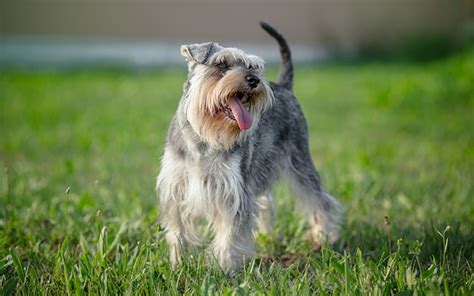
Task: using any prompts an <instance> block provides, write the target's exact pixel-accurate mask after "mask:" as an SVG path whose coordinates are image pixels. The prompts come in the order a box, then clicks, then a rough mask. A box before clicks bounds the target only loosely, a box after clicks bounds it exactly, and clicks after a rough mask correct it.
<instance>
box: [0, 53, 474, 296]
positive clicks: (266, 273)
mask: <svg viewBox="0 0 474 296" xmlns="http://www.w3.org/2000/svg"><path fill="white" fill-rule="evenodd" d="M274 74H275V71H274V69H273V70H270V71H269V74H268V76H269V77H274V76H275V75H274ZM184 79H185V73H184V66H183V69H176V70H162V71H158V72H146V73H136V72H127V71H106V70H90V71H71V72H61V73H56V72H47V73H44V72H35V73H25V72H17V71H3V72H2V73H0V160H1V166H2V170H1V172H0V204H1V207H0V290H1V291H2V293H3V294H7V295H8V294H12V293H13V294H20V295H22V294H68V295H71V294H76V295H81V294H112V295H113V294H172V295H174V294H193V293H196V294H204V295H211V294H219V295H221V294H222V295H231V294H239V295H240V294H242V295H245V294H271V295H278V294H293V295H304V294H318V295H327V294H335V295H340V294H342V295H344V294H346V295H367V294H371V295H392V294H393V295H395V294H396V295H419V294H431V295H439V294H445V295H466V294H472V293H474V275H473V264H474V254H473V253H474V252H473V250H474V199H473V198H474V196H473V185H472V181H473V179H474V132H473V128H474V116H473V114H474V50H467V51H465V52H463V53H461V54H458V55H456V56H453V57H450V58H448V59H445V60H441V61H437V62H432V63H428V64H393V63H367V64H360V65H324V66H311V67H310V66H304V67H301V66H300V67H298V71H297V73H296V89H295V92H296V95H297V96H298V98H299V100H300V102H301V104H302V106H303V110H304V112H305V114H306V117H307V120H308V125H309V128H310V131H311V143H310V145H311V152H312V154H313V157H314V160H315V162H316V165H317V167H318V168H319V170H320V171H321V174H322V176H323V180H324V182H325V184H326V188H327V189H328V191H329V192H331V193H332V194H333V195H335V196H337V197H338V198H339V200H340V201H341V202H342V203H343V205H344V207H345V210H346V214H345V225H344V229H343V232H342V238H341V240H340V242H339V243H338V244H336V245H335V246H333V247H329V246H328V247H325V248H323V249H322V250H321V251H320V252H315V251H313V250H311V247H310V246H309V245H308V244H307V243H306V242H305V240H304V239H303V236H304V231H305V229H306V225H305V223H304V221H302V220H301V219H300V218H299V216H297V214H296V213H297V211H295V209H294V208H295V206H294V202H293V198H292V193H291V192H289V191H288V190H287V188H286V186H285V185H284V184H280V185H278V186H277V188H276V189H275V196H276V199H277V205H278V212H277V225H276V228H275V231H274V233H273V234H271V235H269V236H266V237H263V236H261V237H259V238H258V257H257V258H256V259H255V260H253V261H251V262H249V264H247V265H246V267H245V269H244V270H243V271H242V272H241V273H240V274H238V275H235V276H234V277H228V276H226V275H225V274H224V273H223V272H222V271H221V270H219V269H218V268H216V267H215V265H212V264H208V263H206V261H205V260H204V256H203V255H202V253H199V252H196V253H195V254H194V256H192V257H190V258H188V259H187V260H186V261H185V264H184V265H183V266H181V267H180V268H179V269H177V270H175V271H173V270H171V269H170V265H169V258H168V255H167V247H166V245H165V244H164V240H163V231H162V229H161V228H160V225H159V224H158V223H157V216H158V214H159V209H158V206H157V199H156V197H155V193H154V183H155V176H156V175H157V173H158V170H159V156H160V153H161V151H162V148H163V146H162V145H163V141H164V136H165V133H166V129H167V126H168V123H169V121H170V119H171V116H172V114H173V112H174V110H175V108H176V106H177V103H178V99H179V97H180V91H181V89H182V83H183V81H184Z"/></svg>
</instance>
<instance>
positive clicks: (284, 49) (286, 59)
mask: <svg viewBox="0 0 474 296" xmlns="http://www.w3.org/2000/svg"><path fill="white" fill-rule="evenodd" d="M260 26H261V27H262V28H263V29H264V30H265V31H266V32H267V33H268V34H270V35H271V36H272V37H273V38H275V40H276V41H277V42H278V45H279V46H280V54H281V66H280V71H279V73H278V81H277V82H278V84H279V85H281V86H283V87H285V88H286V89H288V90H292V89H293V62H292V61H291V51H290V47H289V46H288V43H287V42H286V40H285V38H284V37H283V35H281V34H280V33H279V32H278V31H277V30H275V28H273V27H272V26H270V25H269V24H268V23H266V22H263V21H262V22H260Z"/></svg>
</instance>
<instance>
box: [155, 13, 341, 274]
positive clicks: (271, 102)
mask: <svg viewBox="0 0 474 296" xmlns="http://www.w3.org/2000/svg"><path fill="white" fill-rule="evenodd" d="M261 26H262V28H263V29H264V30H265V31H267V32H268V33H269V34H270V35H271V36H273V37H274V38H275V39H276V41H277V42H278V44H279V46H280V53H281V57H282V65H281V69H280V73H279V78H278V82H277V83H273V82H268V81H266V80H265V79H264V77H263V76H262V75H263V73H262V72H263V69H264V62H263V60H262V59H261V58H260V57H257V56H255V55H250V54H246V53H244V52H243V51H242V50H239V49H236V48H224V47H221V46H219V45H218V44H217V43H212V42H209V43H203V44H192V45H183V46H182V47H181V54H182V55H183V56H184V57H185V58H186V60H187V62H188V70H189V73H188V79H187V81H186V82H185V84H184V93H183V96H182V98H181V101H180V102H179V106H178V110H177V112H176V114H175V115H174V117H173V119H172V121H171V125H170V128H169V131H168V135H167V138H166V144H165V150H164V154H163V157H162V160H161V171H160V174H159V176H158V179H157V190H158V195H159V199H160V205H161V209H160V220H161V223H162V225H163V226H164V227H165V230H166V240H167V242H168V244H169V249H170V260H171V263H172V264H173V266H176V265H177V264H178V263H179V262H180V260H181V256H182V252H183V251H185V250H186V249H187V248H188V247H189V246H190V245H198V244H200V235H199V231H198V230H197V220H198V219H199V218H205V219H206V220H207V221H208V223H209V227H210V230H212V234H213V237H212V243H211V245H212V246H211V251H212V254H213V255H214V256H215V257H216V258H217V260H218V263H219V265H220V266H221V267H222V268H223V269H224V270H225V271H233V270H236V269H238V268H240V267H241V266H242V264H243V263H244V261H245V259H246V258H250V257H251V256H252V255H253V254H254V235H255V233H256V231H257V228H258V229H260V231H263V232H268V231H270V230H271V229H272V227H273V217H274V203H273V200H272V197H271V194H270V190H271V188H272V186H273V185H274V184H275V183H276V181H277V180H278V178H279V177H280V176H281V175H283V176H285V177H286V178H287V179H288V181H289V184H290V185H291V187H292V189H293V190H294V192H295V194H296V195H297V196H298V198H299V200H300V201H301V204H302V209H303V211H304V213H305V214H306V216H307V218H308V221H309V224H310V227H311V228H310V229H311V230H310V237H311V239H312V241H313V242H314V243H316V244H319V245H321V244H323V243H325V242H329V243H332V242H334V241H335V240H336V239H337V238H338V232H339V228H340V216H341V215H340V206H339V203H338V202H337V201H336V200H335V199H334V198H333V197H332V196H331V195H329V194H328V193H327V192H325V191H324V189H323V188H322V186H321V181H320V177H319V175H318V173H317V171H316V169H315V167H314V165H313V162H312V160H311V155H310V153H309V149H308V130H307V126H306V121H305V119H304V117H303V112H302V111H301V108H300V105H299V104H298V102H297V100H296V98H295V97H294V95H293V93H292V87H293V65H292V61H291V54H290V49H289V47H288V44H287V42H286V40H285V39H284V38H283V36H282V35H281V34H280V33H278V32H277V31H276V30H275V29H274V28H272V27H271V26H270V25H268V24H267V23H264V22H262V23H261Z"/></svg>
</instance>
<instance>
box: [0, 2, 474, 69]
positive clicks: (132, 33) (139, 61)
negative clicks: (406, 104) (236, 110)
mask: <svg viewBox="0 0 474 296" xmlns="http://www.w3.org/2000/svg"><path fill="white" fill-rule="evenodd" d="M0 13H1V15H0V34H1V54H0V63H1V64H2V65H9V66H12V65H13V66H27V67H28V66H50V67H51V66H53V67H61V66H71V65H91V64H92V65H97V64H106V65H119V66H131V67H155V66H168V65H175V64H182V59H181V57H180V56H179V53H178V47H179V45H181V44H183V43H195V42H204V41H211V40H212V41H215V42H219V43H221V44H223V45H224V46H237V47H241V48H243V49H245V50H247V51H251V52H253V53H255V54H258V55H261V56H263V57H264V58H265V59H266V60H267V61H269V62H276V61H277V60H278V52H277V50H276V47H275V46H274V43H273V40H271V39H270V38H269V37H268V36H267V35H266V34H264V33H263V32H262V30H260V28H259V27H258V21H260V20H267V21H269V22H270V23H272V24H273V25H274V26H276V27H277V28H279V30H280V31H282V32H283V33H284V34H285V36H287V38H288V39H289V41H290V43H291V45H292V48H293V50H294V52H295V54H294V57H295V59H296V61H297V62H308V61H320V60H327V59H331V58H354V57H356V58H359V57H377V58H386V57H388V58H408V59H414V60H428V59H434V58H437V57H440V56H444V55H446V54H449V53H451V52H452V51H453V50H454V49H456V48H458V47H459V45H460V44H462V43H463V42H465V41H466V40H467V39H469V38H471V37H472V32H473V31H474V30H473V18H474V1H472V0H337V1H327V0H296V1H284V0H252V1H251V0H240V1H234V0H223V1H221V0H198V1H194V0H177V1H174V0H81V1H74V0H2V1H0Z"/></svg>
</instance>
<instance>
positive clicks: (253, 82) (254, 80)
mask: <svg viewBox="0 0 474 296" xmlns="http://www.w3.org/2000/svg"><path fill="white" fill-rule="evenodd" d="M245 80H247V83H248V85H249V86H250V87H251V88H256V87H257V85H258V84H259V83H260V79H259V78H258V77H257V76H255V75H247V76H245Z"/></svg>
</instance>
